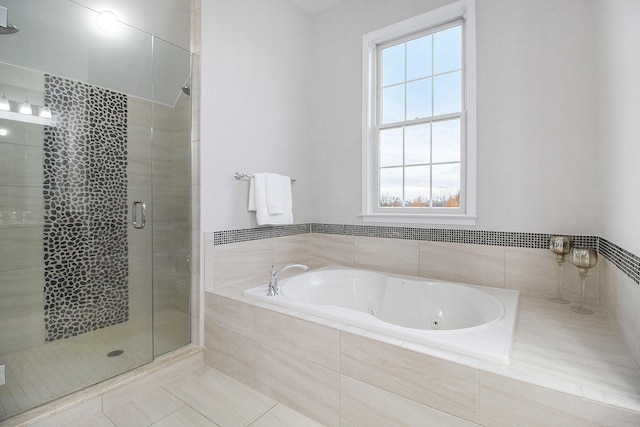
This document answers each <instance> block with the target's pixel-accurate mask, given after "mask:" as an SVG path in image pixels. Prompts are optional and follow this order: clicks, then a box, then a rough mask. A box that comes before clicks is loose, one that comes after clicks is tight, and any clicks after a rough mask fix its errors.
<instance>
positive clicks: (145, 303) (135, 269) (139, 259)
mask: <svg viewBox="0 0 640 427" xmlns="http://www.w3.org/2000/svg"><path fill="white" fill-rule="evenodd" d="M151 257H152V255H151V251H149V252H147V253H142V254H139V255H136V256H129V309H130V316H129V318H130V320H131V321H132V322H136V321H145V320H147V319H151V312H152V311H151V310H152V302H153V290H152V287H153V284H152V278H153V276H152V270H151V267H152V262H151Z"/></svg>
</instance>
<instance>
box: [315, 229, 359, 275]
mask: <svg viewBox="0 0 640 427" xmlns="http://www.w3.org/2000/svg"><path fill="white" fill-rule="evenodd" d="M355 256H356V242H355V237H354V236H341V235H333V234H315V233H313V234H311V267H312V268H319V267H324V266H327V265H340V266H343V267H355V264H356V260H355Z"/></svg>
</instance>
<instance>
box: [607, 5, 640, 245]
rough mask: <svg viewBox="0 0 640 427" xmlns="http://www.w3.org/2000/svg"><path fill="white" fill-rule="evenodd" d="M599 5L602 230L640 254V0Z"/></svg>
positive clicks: (614, 240) (612, 239)
mask: <svg viewBox="0 0 640 427" xmlns="http://www.w3.org/2000/svg"><path fill="white" fill-rule="evenodd" d="M598 6H599V9H598V32H597V34H598V36H599V37H598V42H599V43H598V51H597V52H598V59H599V63H598V69H599V71H600V75H599V86H598V94H599V99H598V103H597V106H598V123H599V125H600V127H599V131H600V132H599V140H600V151H599V162H600V176H599V177H600V185H601V197H600V200H599V203H600V206H601V214H600V215H601V224H602V229H601V231H600V235H601V236H602V237H604V238H606V239H607V240H609V241H611V242H613V243H615V244H617V245H619V246H621V247H623V248H624V249H626V250H628V251H630V252H632V253H634V254H640V225H639V220H638V218H639V215H638V213H639V212H640V198H639V197H638V194H639V193H640V190H639V189H638V186H639V185H640V167H639V164H638V161H639V160H640V141H639V136H640V120H639V119H638V99H639V97H640V73H638V70H639V69H640V50H638V48H637V40H640V25H638V20H637V18H638V16H640V2H638V1H636V0H599V1H598Z"/></svg>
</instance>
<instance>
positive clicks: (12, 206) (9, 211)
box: [0, 185, 44, 227]
mask: <svg viewBox="0 0 640 427" xmlns="http://www.w3.org/2000/svg"><path fill="white" fill-rule="evenodd" d="M14 212H15V214H14ZM43 218H44V202H43V200H42V185H39V186H37V187H26V186H4V185H2V186H0V227H3V226H5V227H6V226H9V225H12V224H13V225H15V224H24V225H35V224H42V219H43Z"/></svg>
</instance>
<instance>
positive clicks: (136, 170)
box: [127, 157, 152, 200]
mask: <svg viewBox="0 0 640 427" xmlns="http://www.w3.org/2000/svg"><path fill="white" fill-rule="evenodd" d="M151 164H152V160H151V159H150V158H145V157H130V158H129V161H128V165H127V178H128V181H129V182H128V192H129V194H130V195H131V196H132V197H134V199H133V200H137V199H140V197H139V194H140V193H141V192H148V191H149V189H150V188H151V183H152V181H151V173H152V169H151Z"/></svg>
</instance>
